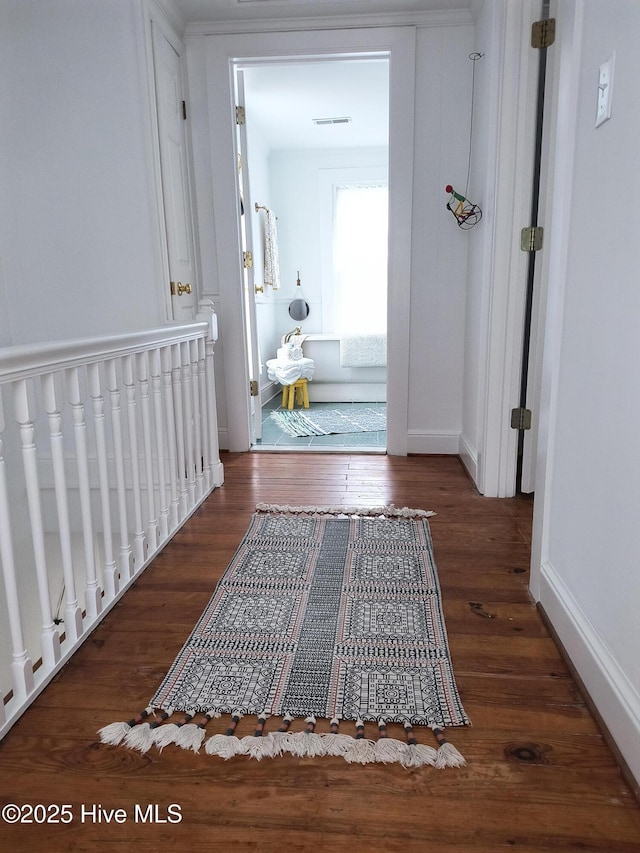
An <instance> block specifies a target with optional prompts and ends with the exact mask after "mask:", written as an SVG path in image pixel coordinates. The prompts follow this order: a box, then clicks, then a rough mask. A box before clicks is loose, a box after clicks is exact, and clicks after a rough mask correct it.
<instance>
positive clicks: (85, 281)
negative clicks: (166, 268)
mask: <svg viewBox="0 0 640 853" xmlns="http://www.w3.org/2000/svg"><path fill="white" fill-rule="evenodd" d="M145 61H146V60H145V56H144V37H143V19H142V14H141V6H140V4H138V3H132V2H130V0H109V2H90V3H87V2H85V0H56V2H55V3H43V2H40V0H3V3H2V8H1V10H0V79H1V80H2V86H1V87H0V114H1V115H2V122H1V123H0V151H1V152H2V153H1V157H0V186H1V187H2V201H1V203H0V268H1V270H2V272H1V273H0V308H1V309H3V319H2V321H0V344H4V345H6V344H12V343H13V344H17V343H25V342H33V341H42V340H54V339H58V338H68V337H78V336H82V337H84V336H89V335H99V334H107V333H112V332H119V331H134V330H136V329H141V328H149V327H153V326H157V325H160V324H161V323H162V322H163V321H164V310H163V307H162V300H161V296H160V287H159V282H158V276H159V271H158V268H157V265H158V251H159V249H158V230H157V229H158V224H157V215H156V213H155V199H154V197H153V192H152V179H153V178H152V158H151V157H150V156H149V144H150V123H149V106H148V98H147V88H146V85H147V84H146V78H145V74H146V68H145ZM158 266H159V265H158ZM3 291H4V292H3ZM5 312H6V313H5Z"/></svg>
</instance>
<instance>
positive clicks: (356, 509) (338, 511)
mask: <svg viewBox="0 0 640 853" xmlns="http://www.w3.org/2000/svg"><path fill="white" fill-rule="evenodd" d="M256 510H257V512H289V513H300V514H306V515H314V514H322V515H345V516H346V515H366V516H381V515H383V516H387V517H391V516H393V517H397V518H429V517H431V516H432V515H435V512H434V511H433V510H430V509H411V508H410V507H407V506H404V507H397V506H394V504H387V505H386V506H372V507H371V506H370V507H367V506H364V507H363V506H289V505H288V504H284V505H282V504H267V503H260V504H256Z"/></svg>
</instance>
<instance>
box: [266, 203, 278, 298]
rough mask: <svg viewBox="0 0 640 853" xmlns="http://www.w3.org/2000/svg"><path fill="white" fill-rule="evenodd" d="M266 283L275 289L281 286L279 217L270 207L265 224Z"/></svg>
mask: <svg viewBox="0 0 640 853" xmlns="http://www.w3.org/2000/svg"><path fill="white" fill-rule="evenodd" d="M264 283H265V284H268V285H270V286H271V287H272V288H273V289H274V290H278V289H279V287H280V253H279V251H278V226H277V217H276V215H275V213H274V212H273V211H272V210H268V209H267V214H266V220H265V224H264Z"/></svg>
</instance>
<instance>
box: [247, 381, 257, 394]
mask: <svg viewBox="0 0 640 853" xmlns="http://www.w3.org/2000/svg"><path fill="white" fill-rule="evenodd" d="M249 393H250V394H251V396H252V397H257V396H258V380H257V379H251V380H250V381H249Z"/></svg>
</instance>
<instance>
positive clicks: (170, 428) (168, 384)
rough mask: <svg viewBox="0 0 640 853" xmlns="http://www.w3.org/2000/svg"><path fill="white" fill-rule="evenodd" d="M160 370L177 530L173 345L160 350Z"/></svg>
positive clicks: (172, 521)
mask: <svg viewBox="0 0 640 853" xmlns="http://www.w3.org/2000/svg"><path fill="white" fill-rule="evenodd" d="M160 370H161V371H162V390H163V395H162V396H163V400H164V411H165V427H166V433H167V451H168V454H169V493H170V504H169V526H170V529H171V530H175V529H176V527H177V526H178V523H179V520H180V497H179V494H178V453H177V450H176V444H177V438H176V421H175V401H174V399H173V377H172V350H171V347H163V348H162V349H161V350H160Z"/></svg>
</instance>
